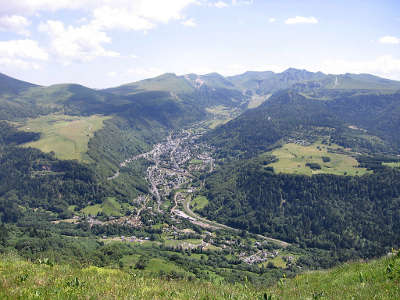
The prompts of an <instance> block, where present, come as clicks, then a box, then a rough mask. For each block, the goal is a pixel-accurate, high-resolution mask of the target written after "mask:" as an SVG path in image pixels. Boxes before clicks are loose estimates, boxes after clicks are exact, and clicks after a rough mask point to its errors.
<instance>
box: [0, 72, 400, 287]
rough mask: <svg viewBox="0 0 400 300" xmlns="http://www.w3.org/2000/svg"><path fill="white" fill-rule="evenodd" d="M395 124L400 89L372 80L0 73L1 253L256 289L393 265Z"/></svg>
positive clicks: (398, 216)
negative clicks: (121, 78) (379, 260)
mask: <svg viewBox="0 0 400 300" xmlns="http://www.w3.org/2000/svg"><path fill="white" fill-rule="evenodd" d="M399 128H400V82H399V81H394V80H389V79H384V78H380V77H377V76H373V75H369V74H342V75H332V74H324V73H322V72H316V73H313V72H309V71H306V70H298V69H293V68H290V69H288V70H286V71H284V72H282V73H274V72H270V71H266V72H246V73H244V74H241V75H236V76H228V77H225V76H222V75H220V74H217V73H210V74H206V75H197V74H186V75H182V76H177V75H175V74H172V73H167V74H163V75H161V76H158V77H155V78H150V79H145V80H141V81H138V82H133V83H128V84H124V85H121V86H118V87H113V88H107V89H98V90H96V89H91V88H88V87H85V86H82V85H79V84H56V85H51V86H39V85H35V84H32V83H28V82H24V81H21V80H17V79H14V78H11V77H8V76H6V75H4V74H0V166H1V168H0V221H1V222H0V224H1V225H0V252H1V251H3V252H8V251H17V252H18V254H19V255H21V256H24V257H27V258H29V259H31V260H32V261H34V260H36V259H41V261H42V259H43V257H47V258H50V259H51V260H54V261H56V262H61V263H62V262H68V261H70V260H72V261H74V263H77V264H93V265H96V266H101V267H103V266H107V267H110V266H111V267H119V268H122V269H126V270H128V271H129V270H130V271H132V270H133V269H135V270H138V271H137V272H144V273H143V274H146V276H147V275H148V273H151V274H152V276H153V275H156V276H161V277H163V276H164V277H166V278H183V277H184V278H192V277H193V278H198V279H202V280H203V279H206V280H210V281H212V280H226V281H230V282H236V281H245V278H250V281H252V282H253V283H255V284H256V283H259V284H266V283H272V282H275V281H276V280H278V279H279V278H282V276H283V274H288V276H291V275H295V274H297V273H299V272H302V271H303V270H310V269H314V268H328V267H332V266H334V265H335V264H338V263H341V262H344V261H348V260H351V259H358V258H364V259H367V258H372V257H376V256H381V255H383V254H385V253H387V252H388V251H389V250H390V249H391V248H397V247H400V240H399V236H400V233H399V228H400V224H399V220H400V201H399V199H400V189H399V188H398V187H399V185H400V169H399V167H400V159H399V155H400V135H399V131H398V129H399ZM127 236H129V239H130V240H131V241H132V243H131V242H129V243H127V238H126V237H127ZM134 242H135V243H136V242H138V243H137V244H135V243H134ZM55 254H57V255H55ZM160 266H162V267H160ZM135 272H136V271H135ZM135 274H136V273H135ZM141 274H142V273H141ZM164 277H163V278H164ZM246 280H247V279H246Z"/></svg>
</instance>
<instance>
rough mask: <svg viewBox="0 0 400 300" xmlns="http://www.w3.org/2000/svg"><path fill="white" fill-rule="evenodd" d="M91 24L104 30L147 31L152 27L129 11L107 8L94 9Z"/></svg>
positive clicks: (147, 21) (149, 23)
mask: <svg viewBox="0 0 400 300" xmlns="http://www.w3.org/2000/svg"><path fill="white" fill-rule="evenodd" d="M91 24H92V25H94V26H96V27H98V28H101V29H105V30H109V29H122V30H148V29H151V28H153V27H154V24H153V23H152V22H150V21H149V20H147V19H145V18H144V17H142V16H140V15H135V14H133V13H132V12H131V11H129V10H125V9H120V8H111V7H109V6H103V7H99V8H97V9H95V10H94V12H93V21H92V23H91Z"/></svg>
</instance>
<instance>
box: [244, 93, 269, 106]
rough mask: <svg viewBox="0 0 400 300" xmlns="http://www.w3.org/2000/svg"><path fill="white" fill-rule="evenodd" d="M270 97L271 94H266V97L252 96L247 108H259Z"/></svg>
mask: <svg viewBox="0 0 400 300" xmlns="http://www.w3.org/2000/svg"><path fill="white" fill-rule="evenodd" d="M271 95H272V94H268V95H266V96H258V95H253V97H251V99H250V101H249V104H248V105H247V108H256V107H258V106H260V105H261V104H263V103H264V102H265V101H267V100H268V99H269V97H271Z"/></svg>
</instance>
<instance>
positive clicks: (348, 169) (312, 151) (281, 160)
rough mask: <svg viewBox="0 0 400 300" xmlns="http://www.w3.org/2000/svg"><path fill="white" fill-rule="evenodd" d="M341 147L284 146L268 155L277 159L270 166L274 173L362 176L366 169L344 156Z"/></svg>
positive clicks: (321, 145)
mask: <svg viewBox="0 0 400 300" xmlns="http://www.w3.org/2000/svg"><path fill="white" fill-rule="evenodd" d="M344 153H346V152H345V151H344V148H343V147H340V146H338V145H335V144H332V145H331V146H328V145H324V144H321V143H320V142H317V143H314V144H312V145H310V146H301V145H298V144H293V143H290V144H285V145H283V146H282V147H281V148H278V149H276V150H274V151H272V152H271V153H269V154H272V155H274V156H275V157H276V158H278V161H277V162H274V163H272V164H270V165H269V166H271V167H273V168H274V170H275V172H276V173H289V174H302V175H313V174H334V175H352V176H355V175H363V174H366V173H368V172H369V171H367V169H365V168H359V167H358V162H357V160H356V159H355V158H354V157H351V156H350V155H347V154H344Z"/></svg>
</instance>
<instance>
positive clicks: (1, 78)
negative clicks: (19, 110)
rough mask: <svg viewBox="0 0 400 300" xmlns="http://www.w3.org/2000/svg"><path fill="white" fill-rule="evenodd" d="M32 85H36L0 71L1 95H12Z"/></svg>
mask: <svg viewBox="0 0 400 300" xmlns="http://www.w3.org/2000/svg"><path fill="white" fill-rule="evenodd" d="M32 87H37V85H36V84H32V83H29V82H26V81H22V80H18V79H15V78H12V77H9V76H7V75H5V74H2V73H0V96H2V97H4V96H12V95H15V94H18V93H20V92H22V91H25V90H27V89H29V88H32Z"/></svg>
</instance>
